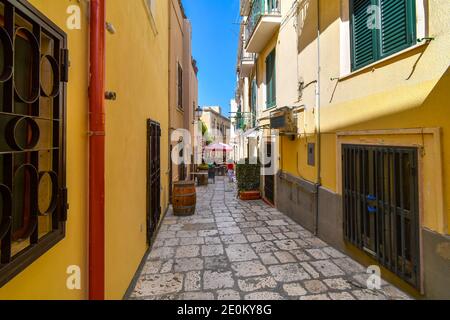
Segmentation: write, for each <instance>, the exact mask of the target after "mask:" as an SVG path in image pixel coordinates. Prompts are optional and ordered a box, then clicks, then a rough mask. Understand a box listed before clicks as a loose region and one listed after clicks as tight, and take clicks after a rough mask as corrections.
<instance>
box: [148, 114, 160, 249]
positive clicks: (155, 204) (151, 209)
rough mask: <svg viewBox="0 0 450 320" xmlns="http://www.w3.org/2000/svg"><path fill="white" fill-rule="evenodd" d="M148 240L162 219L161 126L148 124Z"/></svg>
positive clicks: (153, 123) (152, 236)
mask: <svg viewBox="0 0 450 320" xmlns="http://www.w3.org/2000/svg"><path fill="white" fill-rule="evenodd" d="M147 148H148V149H147V198H148V200H147V240H148V242H149V243H151V242H152V240H153V238H154V235H155V231H156V229H157V227H158V224H159V221H160V219H161V213H162V210H161V126H160V124H159V123H157V122H154V121H151V120H148V122H147Z"/></svg>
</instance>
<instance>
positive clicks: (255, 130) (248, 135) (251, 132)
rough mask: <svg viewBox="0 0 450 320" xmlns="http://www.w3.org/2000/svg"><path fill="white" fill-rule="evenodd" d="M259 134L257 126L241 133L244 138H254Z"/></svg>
mask: <svg viewBox="0 0 450 320" xmlns="http://www.w3.org/2000/svg"><path fill="white" fill-rule="evenodd" d="M258 135H259V129H258V128H253V129H250V130H247V131H246V132H244V134H243V135H242V136H243V137H244V138H247V139H250V138H253V139H256V138H258Z"/></svg>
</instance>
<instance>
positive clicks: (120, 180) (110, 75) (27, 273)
mask: <svg viewBox="0 0 450 320" xmlns="http://www.w3.org/2000/svg"><path fill="white" fill-rule="evenodd" d="M31 3H32V4H33V5H35V6H36V7H37V8H38V9H39V10H40V11H41V12H43V13H44V14H45V15H46V16H48V17H49V18H50V19H51V20H52V21H54V22H55V23H56V24H57V25H58V26H59V27H60V28H62V29H63V30H64V31H65V32H66V33H67V35H68V47H69V50H70V63H71V67H70V75H69V77H70V79H69V83H68V88H67V93H68V96H67V111H68V115H67V119H68V121H67V139H68V140H67V186H68V189H69V203H70V210H69V217H68V222H67V233H66V237H65V239H64V240H63V241H61V242H60V243H59V244H58V245H57V246H55V247H53V248H52V249H51V250H49V251H48V252H47V253H45V254H44V255H43V256H42V257H40V258H39V259H38V260H37V261H36V262H34V263H33V264H32V265H30V266H29V267H28V268H26V269H25V270H24V271H23V272H22V273H20V274H19V275H18V276H16V277H15V278H14V279H13V280H11V281H10V282H9V283H7V284H6V285H5V286H4V287H3V288H0V299H87V298H88V293H87V292H88V283H87V278H88V269H87V266H88V265H87V263H88V261H87V260H88V259H87V257H88V241H87V240H88V233H87V232H88V210H87V199H88V188H87V185H88V181H87V178H88V170H87V164H88V162H87V161H88V134H87V133H88V113H87V110H88V44H89V42H88V34H89V25H88V14H87V10H86V3H85V2H82V4H81V6H82V14H81V17H82V27H81V30H68V29H67V28H66V19H67V17H68V15H67V14H66V9H67V7H68V6H69V5H72V4H74V3H73V1H70V0H59V1H54V0H32V1H31ZM156 8H157V12H156V16H155V22H156V34H155V32H154V30H153V29H152V26H151V24H150V20H149V18H148V15H147V12H146V11H145V6H144V1H137V0H135V1H120V0H109V1H107V21H108V22H111V23H112V24H113V25H114V27H115V29H116V34H114V35H111V34H108V33H107V42H106V45H107V65H106V79H107V81H106V89H107V90H110V91H114V92H116V93H117V100H116V101H111V102H106V123H107V128H106V131H107V136H106V199H105V200H106V211H105V215H106V230H105V231H106V239H105V240H106V256H105V259H106V270H105V273H106V279H105V280H106V288H105V290H106V298H107V299H121V298H122V297H123V295H124V293H125V291H126V289H127V287H128V286H129V284H130V282H131V280H132V278H133V276H134V274H135V271H136V269H137V267H138V265H139V263H140V261H141V259H142V257H143V255H144V253H145V251H146V250H147V244H146V176H147V175H146V171H147V164H146V150H147V127H146V126H147V119H152V120H154V121H157V122H159V123H160V124H161V129H162V137H161V181H162V186H161V187H162V191H161V206H162V211H163V212H164V211H165V210H166V208H167V206H168V175H167V168H168V163H169V160H168V125H169V114H168V113H169V105H168V99H169V95H168V83H169V80H168V44H169V38H168V21H169V20H168V15H169V7H168V1H158V3H157V6H156ZM130 17H133V19H130ZM70 265H78V266H80V268H81V275H82V288H81V290H74V291H71V290H68V289H67V288H66V280H67V276H68V275H67V274H66V269H67V267H68V266H70Z"/></svg>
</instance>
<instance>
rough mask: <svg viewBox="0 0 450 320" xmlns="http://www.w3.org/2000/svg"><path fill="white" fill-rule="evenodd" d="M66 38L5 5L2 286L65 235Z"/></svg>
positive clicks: (0, 92) (16, 5) (0, 102)
mask: <svg viewBox="0 0 450 320" xmlns="http://www.w3.org/2000/svg"><path fill="white" fill-rule="evenodd" d="M67 59H68V52H67V49H66V35H65V33H64V32H63V31H62V30H60V29H59V28H58V27H57V26H56V25H54V24H53V23H52V22H51V21H49V20H48V19H47V18H46V17H44V16H43V15H42V14H41V13H40V12H38V11H37V10H36V9H35V8H34V7H32V6H31V5H30V4H29V3H28V1H13V0H0V286H2V285H4V284H5V283H6V282H8V281H9V280H10V279H11V278H13V277H14V276H15V275H17V274H18V273H19V272H21V271H22V270H23V269H24V268H26V267H27V266H28V265H29V264H31V263H32V262H33V261H34V260H36V259H37V258H39V257H40V256H41V255H42V254H44V253H45V252H46V251H47V250H49V249H50V248H51V247H52V246H54V245H55V244H56V243H58V242H59V241H60V240H61V239H63V238H64V235H65V221H66V216H67V189H66V187H65V183H66V181H65V112H66V85H65V82H67V66H68V63H67Z"/></svg>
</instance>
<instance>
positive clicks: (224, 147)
mask: <svg viewBox="0 0 450 320" xmlns="http://www.w3.org/2000/svg"><path fill="white" fill-rule="evenodd" d="M205 150H207V151H222V152H231V151H233V147H231V146H229V145H228V144H225V143H213V144H210V145H209V146H207V147H206V148H205Z"/></svg>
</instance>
